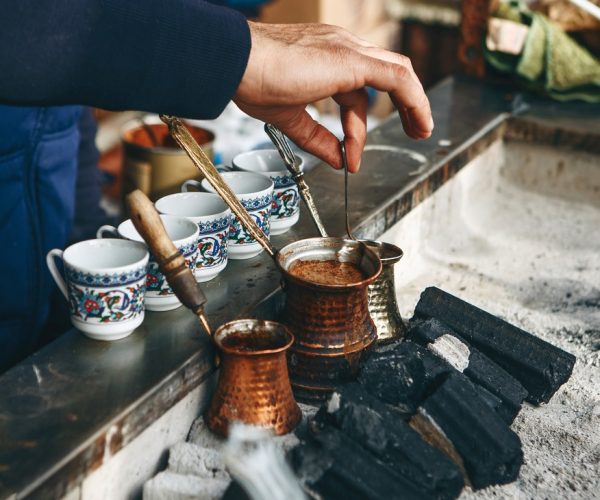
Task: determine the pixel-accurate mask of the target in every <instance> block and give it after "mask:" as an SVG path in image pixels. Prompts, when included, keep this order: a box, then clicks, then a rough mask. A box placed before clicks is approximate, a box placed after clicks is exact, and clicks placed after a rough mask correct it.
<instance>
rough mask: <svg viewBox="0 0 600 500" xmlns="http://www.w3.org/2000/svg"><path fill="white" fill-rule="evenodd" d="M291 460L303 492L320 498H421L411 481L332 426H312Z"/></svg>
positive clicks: (421, 494) (347, 499)
mask: <svg viewBox="0 0 600 500" xmlns="http://www.w3.org/2000/svg"><path fill="white" fill-rule="evenodd" d="M291 459H292V466H293V467H294V470H295V471H296V474H297V475H298V476H299V478H300V481H301V482H302V484H303V485H304V488H305V489H307V490H308V491H309V492H313V493H316V494H317V495H319V496H321V497H322V498H344V499H345V500H349V499H357V500H359V499H371V498H372V499H381V498H398V499H401V498H402V499H415V500H416V499H419V498H423V493H422V491H420V490H419V489H418V488H416V487H415V486H414V485H413V484H412V483H411V482H410V481H408V480H407V479H405V478H404V477H402V476H401V475H399V474H397V473H396V472H395V471H393V470H392V469H390V468H389V467H388V466H386V465H385V464H384V463H383V462H381V461H380V460H379V459H378V458H377V457H376V456H375V455H373V454H372V453H371V452H369V451H368V450H366V449H365V448H363V447H362V446H360V445H359V444H358V443H356V442H355V441H354V440H352V439H351V438H350V437H348V436H346V435H344V434H343V433H342V432H341V431H339V430H338V429H336V428H335V427H333V426H331V425H317V423H316V422H315V423H314V425H313V426H312V432H311V434H310V439H309V440H307V441H304V442H302V443H301V444H300V445H299V446H296V447H295V448H294V449H293V450H292V452H291Z"/></svg>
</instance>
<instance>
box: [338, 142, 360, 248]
mask: <svg viewBox="0 0 600 500" xmlns="http://www.w3.org/2000/svg"><path fill="white" fill-rule="evenodd" d="M340 152H341V153H342V166H343V168H344V211H345V212H346V234H348V238H350V239H351V240H355V241H358V240H356V238H355V237H354V235H353V234H352V231H350V218H349V216H348V159H347V158H346V144H344V140H343V139H342V140H341V141H340Z"/></svg>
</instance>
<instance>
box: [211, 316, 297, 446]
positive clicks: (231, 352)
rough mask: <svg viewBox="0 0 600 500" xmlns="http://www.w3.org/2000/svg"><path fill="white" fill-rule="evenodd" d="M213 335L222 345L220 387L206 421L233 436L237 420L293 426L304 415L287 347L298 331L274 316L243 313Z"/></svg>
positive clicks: (281, 428)
mask: <svg viewBox="0 0 600 500" xmlns="http://www.w3.org/2000/svg"><path fill="white" fill-rule="evenodd" d="M213 339H214V341H215V343H216V345H217V346H218V347H219V349H220V350H221V368H220V373H219V382H218V384H217V390H216V392H215V394H214V396H213V398H212V401H211V403H210V407H209V409H208V413H207V414H206V417H205V419H206V423H207V425H208V427H209V428H210V429H211V430H212V431H213V432H215V433H217V434H220V435H222V436H227V433H228V429H229V425H230V424H231V423H232V422H235V421H238V422H244V423H246V424H253V425H258V426H262V427H268V428H271V429H273V431H274V432H275V434H277V435H280V434H287V433H288V432H291V431H292V429H294V427H296V425H297V424H298V422H299V421H300V419H301V417H302V413H301V412H300V408H299V407H298V405H297V404H296V401H295V400H294V396H293V394H292V388H291V386H290V379H289V376H288V368H287V362H286V351H287V350H288V349H289V347H290V346H291V345H292V343H293V342H294V336H293V335H292V334H291V333H290V331H289V330H288V329H287V328H286V327H285V326H283V325H281V324H279V323H276V322H274V321H261V320H256V319H240V320H236V321H230V322H229V323H225V324H224V325H222V326H221V327H220V328H219V329H218V330H217V331H216V332H215V334H214V336H213Z"/></svg>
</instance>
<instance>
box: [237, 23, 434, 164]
mask: <svg viewBox="0 0 600 500" xmlns="http://www.w3.org/2000/svg"><path fill="white" fill-rule="evenodd" d="M249 25H250V32H251V36H252V49H251V51H250V58H249V60H248V66H247V68H246V72H245V73H244V76H243V78H242V81H241V83H240V85H239V87H238V89H237V92H236V94H235V97H234V101H235V103H236V104H237V105H238V106H239V107H240V108H241V109H242V110H243V111H245V112H246V113H248V114H249V115H251V116H254V117H255V118H258V119H260V120H263V121H265V122H269V123H272V124H274V125H276V126H277V127H279V128H280V129H281V130H282V131H283V132H284V133H285V134H286V135H287V136H288V137H289V138H290V139H292V140H293V141H294V142H295V143H296V144H297V145H298V146H299V147H301V148H302V149H305V150H306V151H308V152H310V153H312V154H314V155H315V156H318V157H319V158H321V159H322V160H324V161H326V162H327V163H329V164H330V165H332V166H333V167H335V168H341V157H340V150H339V145H338V141H337V139H336V137H335V136H334V135H333V134H332V133H331V132H329V130H327V129H326V128H324V127H323V126H321V125H319V124H318V123H317V122H315V121H314V120H313V119H312V118H311V117H310V115H309V114H308V113H307V112H306V110H305V108H306V105H307V104H309V103H311V102H315V101H317V100H319V99H323V98H325V97H333V99H334V100H335V101H336V102H337V103H338V104H339V105H340V111H341V119H342V126H343V129H344V134H345V143H346V151H347V155H348V163H349V170H350V171H351V172H356V171H358V168H359V166H360V157H361V154H362V151H363V148H364V145H365V141H366V137H367V131H366V120H367V94H366V92H365V90H364V87H365V86H370V87H374V88H376V89H378V90H381V91H385V92H388V93H389V95H390V97H391V99H392V101H393V103H394V105H395V106H396V108H397V109H398V111H399V113H400V118H401V119H402V125H403V126H404V130H405V132H406V134H407V135H408V136H410V137H412V138H414V139H425V138H427V137H429V136H430V135H431V131H432V130H433V120H432V118H431V109H430V107H429V101H428V100H427V97H426V96H425V93H424V91H423V87H422V86H421V83H420V82H419V79H418V78H417V76H416V75H415V73H414V71H413V69H412V65H411V63H410V60H409V59H408V58H407V57H405V56H403V55H400V54H397V53H395V52H389V51H387V50H384V49H382V48H379V47H376V46H374V45H371V44H369V43H367V42H365V41H364V40H361V39H360V38H358V37H356V36H354V35H353V34H352V33H349V32H348V31H346V30H344V29H342V28H338V27H336V26H329V25H325V24H289V25H284V24H261V23H253V22H250V23H249Z"/></svg>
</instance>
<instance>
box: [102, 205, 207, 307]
mask: <svg viewBox="0 0 600 500" xmlns="http://www.w3.org/2000/svg"><path fill="white" fill-rule="evenodd" d="M161 219H162V221H163V224H164V226H165V230H166V231H167V234H168V235H169V238H171V240H173V243H174V244H175V247H176V248H177V249H178V250H179V251H180V252H181V254H182V255H183V256H184V257H185V263H186V264H187V266H188V267H189V268H190V269H191V270H192V271H194V270H195V269H196V261H197V259H198V244H197V242H198V226H196V224H194V223H193V222H191V221H189V220H187V219H185V218H182V217H174V216H171V215H161ZM107 233H108V234H109V235H111V236H113V237H120V238H125V239H126V240H131V241H139V242H140V243H144V239H143V238H142V237H141V236H140V234H139V233H138V232H137V229H136V228H135V226H134V225H133V222H131V219H129V220H126V221H125V222H122V223H121V224H119V227H118V228H116V227H114V226H102V227H100V228H99V229H98V231H97V232H96V237H98V238H102V237H103V236H104V235H105V234H107ZM145 304H146V306H145V307H146V309H147V310H148V311H170V310H172V309H176V308H178V307H179V306H180V305H181V302H179V299H178V298H177V296H176V295H175V293H174V292H173V290H172V289H171V287H170V286H169V283H167V278H166V277H165V275H164V274H163V273H161V272H160V270H159V268H158V263H157V262H156V260H155V259H154V256H153V255H152V254H150V262H149V264H148V276H147V279H146V301H145Z"/></svg>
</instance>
